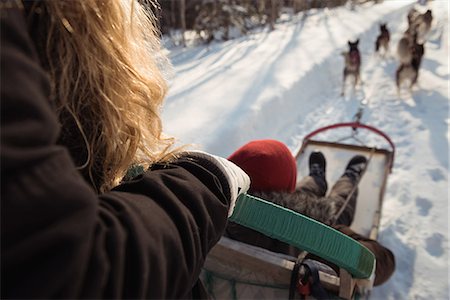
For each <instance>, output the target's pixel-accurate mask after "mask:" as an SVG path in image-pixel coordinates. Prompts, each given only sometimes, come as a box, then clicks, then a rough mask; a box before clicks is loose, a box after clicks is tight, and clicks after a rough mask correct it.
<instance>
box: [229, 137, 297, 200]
mask: <svg viewBox="0 0 450 300" xmlns="http://www.w3.org/2000/svg"><path fill="white" fill-rule="evenodd" d="M228 159H229V160H230V161H232V162H234V163H235V164H236V165H238V166H239V167H241V168H242V169H243V170H244V171H245V172H246V173H247V174H248V176H250V180H251V185H250V190H249V192H252V191H287V192H293V191H294V190H295V184H296V181H297V164H296V162H295V158H294V157H293V156H292V153H291V151H290V150H289V149H288V147H286V145H285V144H283V143H281V142H279V141H276V140H255V141H252V142H249V143H248V144H246V145H244V146H242V147H241V148H239V149H238V150H237V151H236V152H234V153H233V154H231V156H230V157H229V158H228Z"/></svg>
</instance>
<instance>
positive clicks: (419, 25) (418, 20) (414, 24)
mask: <svg viewBox="0 0 450 300" xmlns="http://www.w3.org/2000/svg"><path fill="white" fill-rule="evenodd" d="M407 18H408V26H409V28H412V29H413V31H414V32H416V33H417V40H418V41H419V42H421V43H424V42H425V41H426V39H427V34H428V33H429V32H430V30H431V23H432V22H433V13H432V12H431V10H430V9H428V10H427V11H426V12H425V13H423V14H421V13H420V12H418V11H417V10H416V9H415V8H412V9H411V10H410V11H409V12H408V16H407Z"/></svg>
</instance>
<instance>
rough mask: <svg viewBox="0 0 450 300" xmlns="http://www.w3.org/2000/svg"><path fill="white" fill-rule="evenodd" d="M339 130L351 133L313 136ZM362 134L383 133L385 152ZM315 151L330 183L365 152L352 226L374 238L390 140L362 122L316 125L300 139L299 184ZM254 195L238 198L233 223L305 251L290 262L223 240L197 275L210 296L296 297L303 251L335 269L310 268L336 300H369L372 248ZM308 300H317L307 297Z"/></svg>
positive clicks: (305, 272)
mask: <svg viewBox="0 0 450 300" xmlns="http://www.w3.org/2000/svg"><path fill="white" fill-rule="evenodd" d="M337 128H347V129H348V128H351V129H352V135H351V136H350V137H349V138H346V139H341V140H339V141H338V142H329V141H321V140H315V139H312V138H313V137H315V136H316V135H318V134H319V133H322V132H325V131H329V130H333V129H337ZM359 129H365V130H368V131H370V132H372V133H375V134H377V135H378V136H381V137H382V138H383V139H384V140H385V141H386V142H387V144H388V146H389V149H386V148H381V147H380V148H379V147H369V146H367V145H363V144H362V143H361V142H360V140H359V139H358V138H357V136H356V134H357V132H358V130H359ZM350 139H352V140H353V141H352V143H348V142H346V143H344V140H350ZM355 142H358V144H356V143H355ZM314 150H320V151H322V152H323V154H324V155H325V157H326V159H327V181H328V182H329V183H333V182H335V181H336V180H337V179H338V178H339V176H341V175H342V172H343V170H344V168H345V166H346V164H347V162H348V161H349V160H350V158H351V157H353V156H354V155H356V154H362V155H365V156H366V157H367V158H368V160H369V163H368V165H367V169H366V171H365V174H364V176H363V177H362V180H361V181H360V183H359V194H358V200H357V207H356V212H355V219H354V222H353V223H352V226H351V228H352V229H353V230H354V231H356V232H357V233H359V234H362V235H364V236H367V237H370V238H372V239H376V238H377V235H378V228H379V224H380V219H381V208H382V203H383V196H384V192H385V188H386V183H387V177H388V175H389V173H390V171H391V168H392V165H393V160H394V153H395V146H394V144H393V143H392V141H391V140H390V139H389V137H388V136H387V135H386V134H384V133H383V132H381V131H379V130H378V129H376V128H374V127H371V126H368V125H365V124H361V123H359V122H353V123H339V124H334V125H331V126H327V127H323V128H320V129H318V130H316V131H314V132H312V133H310V134H308V135H307V136H306V137H305V138H304V140H303V143H302V145H301V147H300V149H299V151H298V153H297V154H296V156H295V157H296V160H297V165H298V177H297V178H298V179H300V178H303V177H304V176H305V175H307V174H306V172H308V159H309V155H310V153H311V152H312V151H314ZM254 198H255V197H252V196H245V197H243V198H242V199H239V200H238V201H237V205H236V208H235V210H234V213H233V215H232V216H231V220H232V221H234V222H236V223H239V224H241V225H244V226H247V227H249V228H252V229H254V230H257V231H259V232H261V233H263V234H266V235H268V236H270V237H272V238H276V239H279V240H281V241H284V242H287V243H289V244H291V245H293V246H295V247H297V248H299V249H302V250H304V252H303V253H302V254H301V255H300V257H292V256H288V255H284V254H280V253H275V252H271V251H268V250H266V249H263V248H260V247H255V246H252V245H248V244H245V243H241V242H238V241H235V240H232V239H229V238H226V237H222V239H221V240H220V241H219V243H218V244H217V245H216V246H215V247H214V248H213V249H212V250H211V252H210V253H209V255H208V257H207V259H206V262H205V266H204V270H203V272H202V274H201V278H202V280H203V282H204V283H205V285H206V288H207V290H208V291H209V293H210V295H211V296H212V298H213V299H301V298H300V294H299V293H297V290H300V289H301V287H299V281H300V282H302V281H301V280H302V279H303V278H304V276H306V275H311V274H310V273H311V272H308V271H309V270H308V268H305V266H308V265H311V262H309V261H305V260H304V259H303V258H304V256H305V255H306V254H307V253H312V254H315V255H317V256H320V257H321V258H323V259H325V260H327V261H330V262H333V263H334V264H335V265H338V266H339V267H340V270H339V275H338V274H336V272H334V271H333V270H332V269H331V268H329V267H328V266H327V265H325V264H323V263H320V262H316V261H314V262H312V264H313V265H314V266H316V267H317V268H314V271H315V272H316V275H317V277H318V280H320V285H321V287H323V288H324V289H325V290H326V291H327V292H328V294H329V295H333V297H335V298H336V299H339V298H341V299H354V298H355V297H359V298H361V297H366V298H368V296H369V295H370V291H371V289H372V285H373V278H374V271H375V270H374V268H375V259H374V257H373V255H372V256H370V251H368V250H367V249H366V248H365V247H363V246H362V245H360V244H359V243H358V242H356V241H354V240H352V239H350V238H349V237H347V236H345V235H343V234H341V233H340V232H337V231H336V230H334V229H332V228H331V227H328V226H326V225H323V224H321V223H318V222H316V221H314V220H312V219H309V218H308V217H306V216H303V215H300V214H298V213H296V212H292V211H290V210H287V209H285V208H281V207H278V206H277V205H274V204H272V203H269V202H266V201H264V200H261V199H254ZM292 228H296V230H292ZM366 250H367V251H368V252H369V253H367V251H366ZM302 255H303V257H301V256H302ZM318 280H317V281H318ZM300 292H301V291H300ZM306 294H307V293H306ZM306 299H314V298H312V297H311V296H306Z"/></svg>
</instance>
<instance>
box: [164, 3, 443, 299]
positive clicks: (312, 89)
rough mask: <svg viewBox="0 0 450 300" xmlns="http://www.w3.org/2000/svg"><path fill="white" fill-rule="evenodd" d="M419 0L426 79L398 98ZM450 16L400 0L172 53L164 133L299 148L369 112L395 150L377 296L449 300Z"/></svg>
mask: <svg viewBox="0 0 450 300" xmlns="http://www.w3.org/2000/svg"><path fill="white" fill-rule="evenodd" d="M414 5H415V6H416V7H418V9H420V10H421V11H424V10H426V9H428V8H430V9H432V11H433V16H434V21H433V29H432V31H431V33H430V35H429V36H428V40H427V42H426V43H425V55H424V58H423V62H422V66H421V70H420V77H419V85H418V87H416V88H415V89H414V90H413V93H412V95H410V94H408V93H406V92H405V93H403V94H402V95H401V98H399V97H398V96H397V92H396V88H395V84H394V78H395V70H396V67H397V61H396V58H395V48H396V44H397V41H398V40H399V39H400V37H401V35H402V33H403V31H405V30H406V27H407V22H406V14H407V11H408V10H409V9H410V8H411V7H412V6H414ZM448 14H449V3H448V1H447V0H435V1H431V2H429V4H428V6H419V5H417V4H416V2H413V1H406V0H405V1H403V0H391V1H384V2H383V3H381V4H377V5H373V4H367V5H365V6H362V7H356V10H354V11H352V10H350V9H348V8H346V7H340V8H336V9H332V10H317V11H312V12H311V13H310V14H309V15H308V16H307V17H306V18H303V15H302V14H299V15H298V16H294V17H293V18H292V19H291V20H289V21H286V22H283V23H279V24H277V26H276V29H275V30H274V31H272V32H270V31H268V30H260V31H258V32H254V33H253V34H252V35H249V36H246V37H242V38H239V39H235V40H231V41H228V42H224V43H214V44H212V45H210V46H208V47H206V46H202V47H195V48H187V49H181V48H173V49H169V51H170V52H169V57H170V59H171V62H172V64H173V65H174V70H175V76H174V78H173V79H172V80H171V87H170V91H169V95H168V98H167V100H166V103H165V106H164V110H163V122H164V130H165V131H166V133H168V134H170V135H173V136H175V137H176V138H177V139H178V141H179V143H180V144H197V145H198V147H199V148H201V149H203V150H205V151H208V152H210V153H213V154H217V155H220V156H224V157H227V156H228V155H230V154H231V153H232V152H233V151H234V150H235V149H237V148H238V147H239V146H242V145H243V144H245V143H246V142H248V141H250V140H253V139H261V138H273V139H278V140H280V141H282V142H284V143H286V144H287V145H288V147H289V148H290V149H291V150H292V152H293V153H294V154H295V153H296V151H297V150H298V149H299V146H300V143H301V141H302V139H303V137H304V136H305V135H306V134H307V133H309V132H311V131H313V130H315V129H317V128H319V127H322V126H325V125H329V124H333V123H337V122H348V121H351V120H352V118H353V117H354V115H355V113H356V112H357V110H358V108H359V107H362V108H363V116H362V119H361V122H363V123H366V124H369V125H372V126H374V127H376V128H378V129H380V130H382V131H384V132H385V133H387V134H388V135H389V136H390V137H391V139H392V140H393V142H394V143H395V144H396V146H397V152H396V159H395V164H394V169H393V173H392V174H390V176H389V180H388V186H387V191H386V194H385V198H384V206H383V216H382V220H381V231H380V235H379V241H380V242H381V243H382V244H384V245H385V246H387V247H389V248H390V249H392V251H393V252H394V253H395V256H396V259H397V269H396V272H395V273H394V275H393V277H392V278H391V279H390V280H389V281H388V282H387V283H385V284H384V285H382V286H380V287H378V288H375V289H374V290H373V293H372V296H373V297H372V298H373V299H449V297H450V294H449V265H450V261H449V222H448V217H449V203H448V200H449V147H448V142H449V137H450V136H449V124H450V117H449V101H450V100H449V76H450V72H449V49H448V44H449V36H448V29H449V23H448ZM380 22H387V23H388V28H389V29H390V31H391V56H390V57H388V58H386V59H382V58H380V57H379V56H376V55H375V54H374V42H375V39H376V36H377V35H378V32H379V31H378V24H379V23H380ZM356 38H359V39H360V50H361V52H362V79H363V81H364V84H363V85H362V86H361V87H359V88H358V89H357V91H356V92H355V93H353V94H351V93H349V94H348V95H347V96H346V97H340V90H341V82H342V75H341V74H342V69H343V57H342V56H341V52H342V51H345V50H346V49H347V40H354V39H356ZM326 138H328V139H333V136H329V137H326ZM362 138H365V137H362ZM366 142H367V143H375V142H376V141H375V140H372V138H370V137H367V140H366Z"/></svg>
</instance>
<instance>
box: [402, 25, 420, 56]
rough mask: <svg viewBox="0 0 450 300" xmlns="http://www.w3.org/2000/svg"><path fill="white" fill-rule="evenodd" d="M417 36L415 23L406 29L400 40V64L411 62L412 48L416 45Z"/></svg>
mask: <svg viewBox="0 0 450 300" xmlns="http://www.w3.org/2000/svg"><path fill="white" fill-rule="evenodd" d="M416 37H417V32H416V30H415V27H414V25H412V26H410V27H409V28H408V30H406V31H405V33H404V34H403V37H402V38H401V39H400V40H399V41H398V45H397V56H398V60H399V61H400V64H409V63H410V62H411V59H412V51H411V49H412V48H413V47H414V44H415V38H416Z"/></svg>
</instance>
